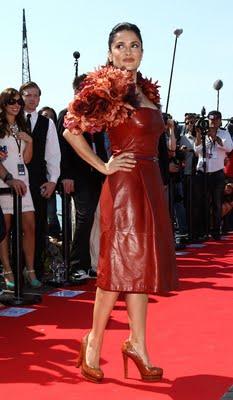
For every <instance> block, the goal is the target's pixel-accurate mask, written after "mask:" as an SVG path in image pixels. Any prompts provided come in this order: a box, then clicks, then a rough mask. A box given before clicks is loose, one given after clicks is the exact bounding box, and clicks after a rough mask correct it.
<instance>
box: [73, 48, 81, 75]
mask: <svg viewBox="0 0 233 400" xmlns="http://www.w3.org/2000/svg"><path fill="white" fill-rule="evenodd" d="M73 57H74V60H75V62H74V66H75V78H77V76H78V59H79V57H80V53H79V51H74V53H73Z"/></svg>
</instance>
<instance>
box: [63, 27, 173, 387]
mask: <svg viewBox="0 0 233 400" xmlns="http://www.w3.org/2000/svg"><path fill="white" fill-rule="evenodd" d="M142 55H143V43H142V38H141V33H140V30H139V29H138V27H137V26H136V25H133V24H129V23H122V24H118V25H116V26H115V27H114V28H113V30H112V31H111V33H110V36H109V52H108V58H109V64H110V67H104V68H103V69H102V70H101V71H99V72H98V71H97V72H94V73H92V74H90V79H89V81H88V77H87V81H86V87H85V81H84V87H83V89H82V90H81V92H80V93H79V94H78V96H77V98H76V99H75V100H74V101H73V102H72V103H71V104H70V106H69V113H68V116H67V119H66V127H67V128H68V129H66V130H65V132H64V136H65V138H66V140H67V141H68V142H69V143H70V144H71V146H72V147H73V148H74V149H75V150H76V151H77V153H78V154H79V155H80V156H81V157H82V158H83V159H84V160H85V161H87V162H89V163H90V164H91V165H92V166H93V167H95V168H96V169H97V170H98V171H100V172H102V173H104V174H105V175H107V178H106V180H105V183H104V186H103V190H102V194H101V199H100V207H101V238H100V256H99V263H98V277H97V291H96V300H95V306H94V315H93V325H92V329H91V331H90V332H89V333H88V334H87V335H86V336H85V337H84V338H83V339H82V344H81V350H80V353H79V359H78V366H80V367H81V373H82V374H83V375H84V376H85V377H86V379H88V380H90V381H93V382H100V381H101V380H102V379H103V376H104V375H103V371H102V369H101V368H100V365H99V359H100V352H101V347H102V342H103V336H104V330H105V327H106V324H107V321H108V318H109V316H110V313H111V311H112V309H113V307H114V304H115V302H116V300H117V298H118V295H119V292H124V293H125V299H126V305H127V312H128V318H129V325H130V334H129V338H128V339H127V340H126V341H125V342H124V343H123V345H122V355H123V359H124V366H125V377H127V373H128V369H127V361H128V358H131V359H132V360H133V361H134V362H135V364H136V365H137V367H138V370H139V372H140V374H141V377H142V379H143V380H147V381H148V380H149V381H156V380H160V379H161V378H162V374H163V370H162V369H161V368H159V367H154V366H153V365H152V364H151V361H150V359H149V356H148V352H147V348H146V341H145V335H146V316H147V304H148V293H162V292H166V291H169V290H175V289H176V288H177V273H176V262H175V252H174V246H173V234H172V229H171V224H170V219H169V214H168V209H167V203H166V200H165V196H164V188H163V184H162V180H161V176H160V170H159V166H158V162H157V148H158V141H159V137H160V135H161V133H162V132H163V131H164V124H163V120H162V117H161V112H160V110H159V95H158V89H157V86H156V85H154V84H152V83H151V81H149V80H145V79H143V78H142V77H141V75H140V74H139V73H138V72H137V69H138V67H139V65H140V62H141V59H142ZM108 68H109V70H108ZM114 74H116V79H115V81H114V79H113V77H114ZM121 75H122V77H121ZM126 75H127V77H128V83H129V85H128V86H129V91H128V94H129V92H130V93H131V94H132V93H133V89H134V90H135V93H134V95H135V98H136V99H137V105H135V104H134V105H132V103H131V104H130V100H129V99H130V96H128V97H127V98H126V97H125V96H123V95H122V101H123V103H122V104H123V108H121V106H119V107H115V108H116V109H117V110H118V111H117V113H116V114H114V113H113V110H114V99H115V102H117V99H118V97H117V96H118V93H117V90H116V88H115V86H117V85H118V86H119V85H122V86H121V87H122V91H124V90H125V86H124V77H125V76H126ZM129 77H130V79H129ZM98 78H99V79H98ZM88 84H89V86H88ZM99 84H103V85H105V90H99V91H98V90H97V89H96V90H95V89H93V88H95V85H97V86H98V85H99ZM97 86H96V87H97ZM109 87H110V89H109ZM113 87H114V88H113ZM85 90H86V92H88V90H89V92H88V94H86V100H87V101H86V103H85V93H86V92H85ZM92 90H95V95H93V97H92V100H93V99H94V100H93V101H94V105H95V101H96V104H97V98H98V96H100V98H101V99H102V100H103V97H104V96H105V93H106V92H107V91H108V90H109V93H110V97H111V96H112V97H111V101H112V107H113V108H112V109H111V104H110V105H109V104H108V102H107V100H106V99H105V100H106V101H105V100H103V102H102V103H101V105H102V106H101V107H102V114H103V119H104V118H105V127H106V128H107V131H108V134H109V138H110V142H111V150H112V157H111V158H110V160H109V162H108V163H104V162H103V161H102V160H101V159H99V158H98V157H97V156H96V155H95V154H94V153H93V151H92V150H91V149H90V147H89V146H88V144H87V143H86V141H85V139H84V137H83V136H82V135H80V134H78V133H81V131H83V130H84V129H85V127H88V126H89V127H91V123H92V125H93V131H94V129H95V126H96V130H97V129H98V130H100V129H103V124H102V125H101V123H100V124H99V125H100V126H98V127H97V125H98V118H97V119H96V121H97V122H96V125H95V122H93V121H95V118H94V117H96V115H95V113H94V111H93V109H95V107H94V108H93V101H92V102H91V101H90V99H91V97H88V96H89V95H90V96H91V93H90V92H91V91H92ZM120 90H121V89H120ZM131 97H133V96H131ZM112 99H113V100H112ZM82 100H83V101H84V103H85V107H86V108H85V107H84V108H82V106H83V104H84V103H82ZM90 104H91V110H92V113H91V111H90V108H89V109H88V107H87V106H88V105H89V106H90ZM108 106H109V107H110V111H109V109H108ZM96 107H97V106H96ZM101 107H100V108H101ZM81 110H82V111H83V113H82V112H81ZM119 110H120V111H122V110H123V111H122V114H121V118H119V121H117V118H118V114H119V113H120V111H119ZM97 114H98V113H97ZM113 114H114V115H115V117H116V118H115V119H114V118H113V117H112V115H113ZM91 117H92V118H91ZM101 118H102V116H100V119H101ZM85 121H86V122H88V123H89V125H88V124H87V125H86V126H85V124H84V122H85Z"/></svg>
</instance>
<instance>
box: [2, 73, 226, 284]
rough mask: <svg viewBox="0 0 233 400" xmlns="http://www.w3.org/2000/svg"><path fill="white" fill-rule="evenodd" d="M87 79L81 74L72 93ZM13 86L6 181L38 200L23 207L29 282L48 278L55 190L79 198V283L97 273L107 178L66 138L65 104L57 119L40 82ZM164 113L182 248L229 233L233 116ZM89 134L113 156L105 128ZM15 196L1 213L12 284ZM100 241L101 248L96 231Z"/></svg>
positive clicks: (75, 244) (162, 151)
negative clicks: (102, 199)
mask: <svg viewBox="0 0 233 400" xmlns="http://www.w3.org/2000/svg"><path fill="white" fill-rule="evenodd" d="M84 78H85V75H81V76H79V77H76V78H75V80H74V82H73V89H74V94H76V93H77V92H78V90H79V87H80V84H81V82H82V81H83V79H84ZM7 91H9V89H6V90H5V91H3V92H2V93H1V94H0V102H1V109H0V187H2V188H3V187H12V188H13V189H14V190H16V191H17V193H19V194H22V195H23V197H25V193H26V192H27V196H29V197H30V199H32V204H31V203H30V204H31V205H30V206H29V205H28V204H26V205H25V208H23V214H24V219H23V220H26V222H25V223H24V253H25V266H26V269H25V280H27V283H28V284H29V285H30V286H32V287H34V288H37V287H40V286H41V284H43V282H44V281H45V276H46V272H48V271H46V270H45V268H44V266H45V259H46V248H47V246H46V243H47V240H48V237H52V238H55V239H56V240H57V241H58V242H59V241H60V240H61V230H62V227H61V223H60V220H59V218H58V215H57V198H58V197H57V196H59V194H58V193H61V192H62V193H65V194H66V195H70V196H71V197H72V198H73V202H74V208H75V229H74V234H73V237H72V239H71V238H70V239H71V240H70V249H71V253H70V254H71V260H70V269H69V277H68V278H69V280H70V282H72V283H73V284H76V283H77V284H80V283H83V282H86V280H87V279H89V278H95V277H96V271H95V268H93V267H94V266H93V265H92V258H91V251H90V237H91V231H92V228H93V223H94V219H95V218H96V221H95V232H98V229H96V226H97V225H98V212H97V207H98V201H99V196H100V192H101V187H102V184H103V182H104V176H102V175H101V174H100V173H99V172H97V171H95V170H94V169H93V168H92V167H91V166H89V165H88V164H87V163H86V162H85V161H83V160H82V159H81V158H80V157H79V156H78V155H77V154H76V153H75V151H74V150H73V149H72V148H71V147H70V145H69V144H68V143H67V142H66V141H65V139H64V138H63V135H62V133H63V130H64V128H63V121H64V116H65V114H66V112H67V109H64V110H62V111H61V112H60V113H59V115H58V118H57V114H56V112H55V110H54V109H53V108H52V107H50V106H49V107H48V106H46V107H43V108H41V109H40V110H39V111H37V108H38V106H39V102H40V96H41V90H40V88H39V86H38V85H37V84H36V83H34V82H28V83H26V84H24V85H22V86H21V88H20V89H19V91H17V90H15V89H11V91H10V92H9V93H10V94H9V93H8V92H7ZM6 93H8V94H9V95H8V94H7V95H6ZM163 118H164V123H165V131H164V134H163V135H162V136H161V138H160V143H159V164H160V169H161V176H162V180H163V183H164V188H165V193H166V199H167V203H168V207H169V209H170V215H171V218H172V221H173V226H174V241H175V244H176V247H177V248H182V247H185V245H186V243H188V242H192V241H204V240H208V239H209V238H210V237H212V238H213V239H214V240H221V236H222V235H223V234H225V233H227V232H229V231H231V230H233V217H232V208H233V142H232V138H233V119H232V118H231V119H230V120H227V122H226V124H225V125H226V126H225V127H223V126H222V115H221V113H220V112H219V111H216V110H213V111H210V112H209V113H208V115H207V117H206V118H205V119H204V118H203V117H200V116H199V115H197V114H195V113H186V114H185V116H184V122H183V123H177V122H174V120H173V119H172V117H171V116H170V115H168V114H163ZM203 121H204V122H203ZM84 135H85V138H86V140H87V142H88V143H89V145H90V146H91V147H92V149H93V150H94V151H95V152H96V153H97V154H98V155H99V156H100V157H101V158H102V159H103V160H104V161H107V160H108V158H109V156H110V154H111V151H110V149H109V142H108V137H107V134H106V132H101V133H97V134H90V133H88V132H86V133H85V134H84ZM21 143H22V146H21ZM25 149H26V150H25ZM9 160H11V162H10V163H9ZM25 177H26V178H25ZM6 196H8V197H6ZM9 196H10V195H9V194H8V195H6V194H4V195H2V194H1V195H0V206H2V209H3V214H4V217H3V216H2V215H0V217H1V221H2V228H1V231H2V237H1V239H2V241H1V243H0V258H1V263H2V267H3V277H4V280H5V285H6V287H7V289H13V288H14V268H13V265H12V259H11V257H10V256H9V254H10V253H11V252H10V251H9V248H10V247H11V246H9V241H10V238H11V229H12V223H11V221H12V218H11V216H12V214H13V209H12V207H11V208H9ZM106 206H107V205H106ZM27 207H28V208H27ZM28 213H29V217H28ZM26 217H27V219H26ZM28 221H29V222H28ZM3 222H4V223H5V227H6V232H7V235H6V236H5V239H3V237H4V235H3ZM28 232H29V233H28ZM94 241H96V246H94V247H96V248H97V249H98V233H97V234H96V237H95V238H94ZM34 244H35V245H34ZM97 252H98V251H97ZM8 253H9V254H8Z"/></svg>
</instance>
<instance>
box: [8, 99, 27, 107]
mask: <svg viewBox="0 0 233 400" xmlns="http://www.w3.org/2000/svg"><path fill="white" fill-rule="evenodd" d="M16 103H17V104H18V105H19V106H24V101H23V99H9V100H8V101H7V103H6V104H8V105H9V106H13V105H14V104H16Z"/></svg>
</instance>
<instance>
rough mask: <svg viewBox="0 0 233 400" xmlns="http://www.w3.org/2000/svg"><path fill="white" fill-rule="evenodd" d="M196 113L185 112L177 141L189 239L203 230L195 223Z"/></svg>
mask: <svg viewBox="0 0 233 400" xmlns="http://www.w3.org/2000/svg"><path fill="white" fill-rule="evenodd" d="M197 118H198V115H197V114H195V113H186V114H185V127H184V133H183V135H182V136H181V138H180V141H179V149H180V152H182V153H183V157H184V169H183V174H184V176H183V183H184V206H185V210H186V217H187V224H188V234H189V239H191V240H193V239H194V240H201V239H202V236H203V232H201V231H200V230H199V228H200V227H199V224H198V225H197V224H196V220H197V219H196V214H197V212H198V210H197V204H196V201H195V193H196V191H197V190H198V182H197V179H196V165H197V157H196V155H195V152H194V142H195V138H196V128H195V123H196V121H197Z"/></svg>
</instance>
